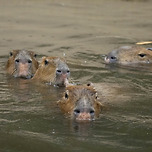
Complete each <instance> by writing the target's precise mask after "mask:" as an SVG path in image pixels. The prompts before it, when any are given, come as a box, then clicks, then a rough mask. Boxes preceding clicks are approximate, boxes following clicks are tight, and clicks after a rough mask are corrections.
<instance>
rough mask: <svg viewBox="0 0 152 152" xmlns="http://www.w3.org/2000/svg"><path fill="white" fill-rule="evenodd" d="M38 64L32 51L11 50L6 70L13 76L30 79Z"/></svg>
mask: <svg viewBox="0 0 152 152" xmlns="http://www.w3.org/2000/svg"><path fill="white" fill-rule="evenodd" d="M38 65H39V63H38V61H37V60H36V54H35V53H34V52H33V51H27V50H13V51H11V52H10V56H9V59H8V61H7V64H6V71H7V73H9V74H10V75H13V76H14V77H21V78H25V79H30V78H32V77H33V75H34V74H35V72H36V70H37V68H38Z"/></svg>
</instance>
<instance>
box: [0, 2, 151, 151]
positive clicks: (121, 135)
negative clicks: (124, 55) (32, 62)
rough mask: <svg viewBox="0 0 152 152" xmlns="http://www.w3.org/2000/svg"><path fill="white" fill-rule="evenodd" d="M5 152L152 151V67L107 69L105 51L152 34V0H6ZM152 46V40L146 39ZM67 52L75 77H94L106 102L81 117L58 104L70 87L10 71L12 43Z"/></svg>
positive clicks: (1, 70) (1, 143) (2, 41)
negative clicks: (93, 115) (93, 116)
mask: <svg viewBox="0 0 152 152" xmlns="http://www.w3.org/2000/svg"><path fill="white" fill-rule="evenodd" d="M0 4H1V5H0V35H1V36H0V151H1V152H17V151H19V152H27V151H30V152H35V151H37V152H38V151H45V152H47V151H54V152H60V151H63V152H64V151H66V152H67V151H72V152H75V151H84V152H94V151H96V152H98V151H100V152H101V151H103V152H112V151H117V152H122V151H126V152H131V151H133V152H136V151H138V152H140V151H145V152H150V151H151V150H152V108H151V107H152V102H151V100H152V95H151V92H152V81H151V80H152V72H151V70H150V68H149V69H147V68H146V69H144V68H141V67H140V68H123V67H107V66H105V64H104V63H103V60H102V57H101V54H107V53H108V52H109V51H111V50H112V49H114V48H117V47H120V46H123V45H132V44H135V43H136V42H138V41H149V40H152V39H151V27H152V20H151V18H152V13H151V6H152V1H150V0H128V1H127V0H115V1H114V0H109V1H105V0H94V1H92V0H83V1H80V0H78V1H74V0H66V1H65V0H62V1H61V0H57V1H53V0H43V1H41V0H37V1H36V0H26V1H25V0H14V1H11V0H5V1H3V0H0ZM146 47H151V45H146ZM23 48H24V49H31V50H33V51H35V52H37V54H39V60H40V58H41V56H43V55H49V56H59V57H65V58H66V59H67V62H68V65H69V67H70V69H71V75H72V78H73V80H74V81H75V82H76V83H87V82H93V83H94V85H95V87H96V89H97V90H98V93H99V97H100V99H101V101H102V102H103V103H104V104H105V105H106V109H104V110H103V111H102V113H101V115H100V118H98V119H97V120H95V121H93V122H90V123H77V122H74V121H72V120H71V119H69V118H66V116H64V115H63V114H62V113H61V112H60V110H59V109H58V107H57V105H56V101H57V100H59V99H60V98H61V96H62V93H63V92H64V89H63V88H54V87H51V86H47V85H40V86H37V85H35V84H32V83H29V82H28V81H26V80H20V79H14V78H11V77H9V76H7V75H6V73H5V63H6V61H7V58H8V57H7V55H8V53H9V51H10V50H12V49H23Z"/></svg>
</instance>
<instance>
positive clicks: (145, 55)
mask: <svg viewBox="0 0 152 152" xmlns="http://www.w3.org/2000/svg"><path fill="white" fill-rule="evenodd" d="M105 62H106V63H116V64H121V65H134V64H149V63H152V51H151V49H146V48H143V47H141V46H123V47H120V48H118V49H116V50H113V51H111V52H110V53H109V54H108V55H107V56H106V57H105Z"/></svg>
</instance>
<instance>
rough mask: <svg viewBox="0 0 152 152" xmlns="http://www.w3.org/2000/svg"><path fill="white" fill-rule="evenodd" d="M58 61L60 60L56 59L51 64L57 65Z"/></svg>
mask: <svg viewBox="0 0 152 152" xmlns="http://www.w3.org/2000/svg"><path fill="white" fill-rule="evenodd" d="M59 61H60V58H56V59H54V60H52V62H53V63H55V64H57V63H58V62H59Z"/></svg>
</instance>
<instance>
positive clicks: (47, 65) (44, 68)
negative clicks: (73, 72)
mask: <svg viewBox="0 0 152 152" xmlns="http://www.w3.org/2000/svg"><path fill="white" fill-rule="evenodd" d="M69 78H70V69H69V67H68V65H67V64H66V62H65V60H64V59H62V58H59V57H43V58H42V61H41V63H40V65H39V68H38V69H37V71H36V73H35V75H34V77H33V78H32V80H36V81H40V82H46V83H49V84H50V85H56V86H66V85H68V84H69Z"/></svg>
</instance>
